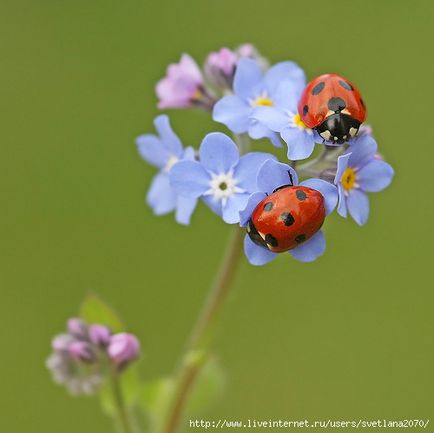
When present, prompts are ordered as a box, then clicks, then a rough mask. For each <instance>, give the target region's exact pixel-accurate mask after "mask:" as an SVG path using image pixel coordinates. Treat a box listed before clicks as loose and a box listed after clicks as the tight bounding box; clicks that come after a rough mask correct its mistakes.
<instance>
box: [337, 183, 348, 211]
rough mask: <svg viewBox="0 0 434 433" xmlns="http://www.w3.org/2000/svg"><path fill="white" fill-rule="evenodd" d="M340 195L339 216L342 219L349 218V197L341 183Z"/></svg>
mask: <svg viewBox="0 0 434 433" xmlns="http://www.w3.org/2000/svg"><path fill="white" fill-rule="evenodd" d="M338 195H339V203H338V214H339V215H340V216H341V217H344V218H346V217H347V197H346V195H345V192H344V187H343V186H342V185H341V184H340V183H339V184H338Z"/></svg>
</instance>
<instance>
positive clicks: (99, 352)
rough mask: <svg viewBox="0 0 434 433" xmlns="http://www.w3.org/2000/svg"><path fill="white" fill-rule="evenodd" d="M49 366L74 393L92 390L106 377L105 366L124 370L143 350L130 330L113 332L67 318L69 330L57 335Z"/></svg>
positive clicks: (90, 391) (100, 326)
mask: <svg viewBox="0 0 434 433" xmlns="http://www.w3.org/2000/svg"><path fill="white" fill-rule="evenodd" d="M51 346H52V349H53V353H52V354H51V355H50V356H49V358H48V359H47V363H46V364H47V367H48V369H49V370H50V371H51V374H52V376H53V379H54V381H55V382H56V383H59V384H61V385H64V386H65V387H66V388H67V389H68V390H69V392H70V393H71V394H74V395H76V394H93V393H95V392H96V391H97V390H98V389H99V387H100V386H101V384H102V383H103V380H104V370H105V368H106V367H109V368H112V369H114V370H115V371H121V370H123V369H124V368H126V367H127V366H128V365H129V364H130V363H131V362H132V361H134V360H135V359H136V358H138V356H139V354H140V343H139V341H138V340H137V338H136V337H135V336H134V335H132V334H129V333H117V334H112V333H111V331H110V329H109V328H108V327H106V326H103V325H100V324H91V325H88V324H87V323H86V322H84V321H83V320H81V319H77V318H72V319H69V320H68V324H67V331H66V332H65V333H62V334H59V335H56V336H55V337H54V338H53V341H52V343H51Z"/></svg>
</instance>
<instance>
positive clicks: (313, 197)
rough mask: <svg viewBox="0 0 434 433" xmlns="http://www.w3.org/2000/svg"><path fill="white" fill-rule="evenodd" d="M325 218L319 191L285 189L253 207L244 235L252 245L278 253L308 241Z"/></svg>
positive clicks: (303, 188)
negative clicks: (247, 235) (245, 234)
mask: <svg viewBox="0 0 434 433" xmlns="http://www.w3.org/2000/svg"><path fill="white" fill-rule="evenodd" d="M324 218H325V207H324V198H323V196H322V194H321V193H320V192H319V191H317V190H315V189H312V188H308V187H305V186H291V185H287V186H284V187H282V188H278V189H277V190H276V191H274V192H273V194H270V195H269V196H268V197H267V198H265V199H264V200H262V201H261V202H260V203H259V204H258V205H257V206H256V208H255V210H254V211H253V213H252V216H251V218H250V220H249V223H248V225H247V233H248V234H249V236H250V239H251V240H252V241H253V242H254V243H255V244H257V245H259V246H261V247H264V248H267V249H268V250H270V251H273V252H274V253H281V252H284V251H288V250H291V249H292V248H295V247H297V246H298V245H300V244H301V243H302V242H304V241H307V240H308V239H310V238H311V237H312V236H313V235H314V234H315V233H316V232H317V231H318V230H319V229H320V228H321V226H322V224H323V222H324Z"/></svg>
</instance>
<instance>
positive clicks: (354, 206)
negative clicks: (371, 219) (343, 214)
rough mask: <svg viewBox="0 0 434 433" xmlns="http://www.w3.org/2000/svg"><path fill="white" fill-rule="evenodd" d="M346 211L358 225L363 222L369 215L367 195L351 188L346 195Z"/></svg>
mask: <svg viewBox="0 0 434 433" xmlns="http://www.w3.org/2000/svg"><path fill="white" fill-rule="evenodd" d="M347 206H348V212H349V213H350V215H351V216H352V217H353V220H354V221H355V222H356V223H357V224H359V225H360V226H361V225H363V224H365V223H366V221H367V220H368V216H369V200H368V196H367V195H366V194H365V193H364V192H362V191H360V190H358V189H353V190H351V191H350V193H349V194H348V197H347Z"/></svg>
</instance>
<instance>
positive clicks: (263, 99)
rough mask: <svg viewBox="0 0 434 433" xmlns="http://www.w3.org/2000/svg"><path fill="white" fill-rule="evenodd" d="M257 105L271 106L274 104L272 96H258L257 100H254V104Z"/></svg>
mask: <svg viewBox="0 0 434 433" xmlns="http://www.w3.org/2000/svg"><path fill="white" fill-rule="evenodd" d="M257 105H265V106H267V107H271V106H272V105H273V101H272V100H271V99H270V98H267V96H265V95H263V96H258V97H257V98H256V99H255V100H253V101H252V106H254V107H255V106H257Z"/></svg>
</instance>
